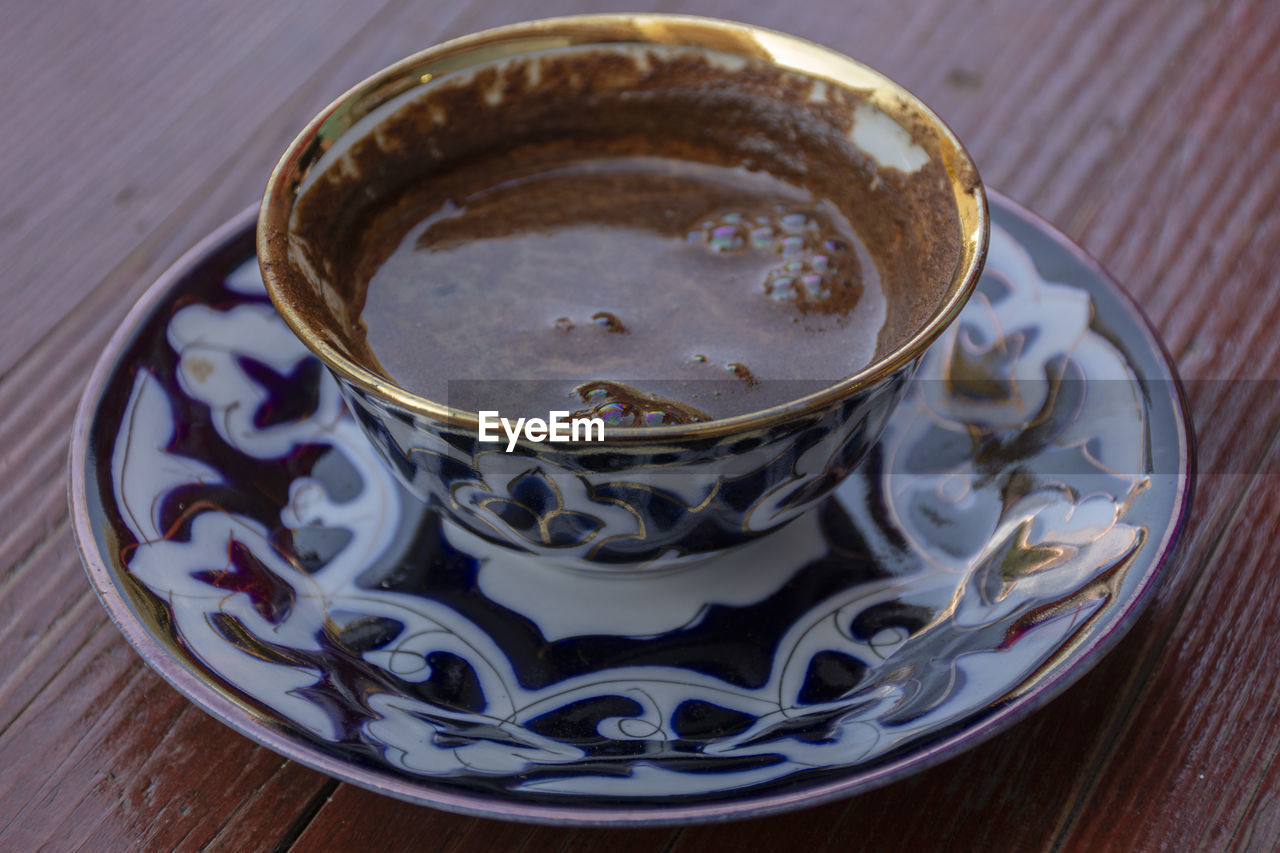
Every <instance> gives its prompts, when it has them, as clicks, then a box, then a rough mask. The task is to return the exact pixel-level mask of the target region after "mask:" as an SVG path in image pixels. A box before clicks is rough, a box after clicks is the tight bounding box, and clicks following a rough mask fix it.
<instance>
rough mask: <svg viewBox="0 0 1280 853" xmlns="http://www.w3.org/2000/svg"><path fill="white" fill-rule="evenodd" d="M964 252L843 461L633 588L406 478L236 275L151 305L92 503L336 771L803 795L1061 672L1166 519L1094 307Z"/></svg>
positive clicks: (1082, 296) (1147, 448)
mask: <svg viewBox="0 0 1280 853" xmlns="http://www.w3.org/2000/svg"><path fill="white" fill-rule="evenodd" d="M987 270H988V271H987V273H986V274H985V275H984V278H983V281H982V284H981V286H980V290H979V293H978V294H976V295H975V297H974V299H973V300H972V302H971V304H970V305H969V306H968V307H967V308H966V309H965V312H964V313H963V315H962V316H961V319H960V320H959V321H958V322H957V323H956V324H954V325H953V327H952V329H951V330H950V331H949V332H948V334H947V336H946V337H944V338H943V339H942V340H940V341H939V342H938V343H937V344H936V345H935V346H934V348H933V349H932V350H931V351H930V353H929V354H928V355H927V356H926V359H925V361H924V363H923V364H922V366H921V368H920V371H919V373H918V375H917V378H916V380H914V381H913V382H911V383H910V385H909V387H908V390H907V397H906V399H905V401H904V402H903V403H902V405H901V407H900V408H899V410H898V411H897V412H896V413H895V415H894V416H893V418H892V420H891V422H890V424H889V427H888V429H887V430H886V432H885V435H884V438H883V440H882V441H881V443H880V444H879V445H878V446H877V447H876V448H875V449H874V450H873V451H872V454H871V455H870V457H869V458H868V459H867V460H866V462H865V463H864V470H863V476H855V477H853V478H851V479H849V480H848V481H846V482H845V483H844V484H843V485H841V486H840V487H839V489H838V490H837V491H836V492H835V494H834V496H833V497H832V498H830V499H828V500H827V501H826V502H825V503H823V504H822V505H821V507H820V509H818V510H817V511H815V512H812V513H809V514H807V515H804V516H802V517H801V518H799V519H798V520H797V521H796V522H795V523H793V524H791V525H790V526H788V527H786V528H784V529H783V530H782V531H780V532H778V533H776V534H773V535H771V536H766V537H763V538H762V539H760V540H757V541H756V542H754V543H752V544H751V545H749V546H747V547H746V548H745V549H742V550H738V551H735V552H732V553H730V554H726V555H722V556H719V557H716V558H713V559H712V560H711V561H709V562H707V563H705V564H703V565H700V566H698V567H695V568H694V569H690V570H684V571H676V572H671V573H665V574H664V573H655V574H653V575H652V576H645V577H643V578H639V579H637V578H634V577H629V576H614V575H608V574H604V573H586V574H577V573H573V572H571V571H568V570H565V569H562V568H557V567H553V566H548V565H545V564H543V563H540V562H538V561H537V560H536V559H534V558H529V557H527V556H523V555H519V554H515V553H513V552H512V551H510V550H509V549H505V548H502V547H499V546H494V545H492V544H489V543H488V542H486V541H485V540H483V539H482V538H480V537H478V536H476V535H475V534H472V533H470V532H467V531H465V530H463V529H462V528H460V527H457V526H455V525H453V524H451V523H449V522H446V521H443V520H442V519H441V518H440V517H439V516H438V515H436V514H435V513H434V512H433V511H431V510H428V509H426V508H424V507H423V506H422V505H421V504H420V503H419V502H418V501H416V500H414V499H412V498H409V497H408V496H407V495H406V494H405V493H404V492H403V491H402V488H401V486H399V485H398V484H397V483H396V481H395V479H394V477H393V476H392V475H391V474H390V473H388V472H387V471H386V469H385V467H384V465H383V463H382V461H381V460H380V459H378V458H377V456H376V455H375V451H374V450H373V449H372V448H371V447H370V445H369V444H368V442H367V441H365V439H364V436H363V435H362V434H361V432H360V429H359V428H358V426H357V425H356V423H355V420H354V418H353V417H352V416H351V415H350V414H349V412H348V410H347V409H346V407H345V404H344V402H343V400H342V399H341V396H340V395H339V392H338V390H337V388H336V386H335V385H334V383H333V382H332V380H330V378H329V377H328V376H327V375H325V374H324V373H323V371H322V370H320V368H319V366H318V364H317V362H315V361H314V359H312V358H311V357H309V356H308V355H307V354H306V353H305V351H304V350H303V349H302V347H301V346H300V345H299V344H298V343H297V342H296V341H295V340H294V339H293V338H292V336H291V335H290V333H289V332H288V330H287V329H286V328H285V326H284V324H283V323H282V322H281V321H280V320H279V319H278V318H277V317H276V315H275V314H274V312H273V310H272V308H271V306H270V304H269V302H267V300H266V299H265V296H264V294H263V292H262V290H261V286H260V283H259V282H258V280H257V276H256V270H255V267H254V265H253V264H252V263H251V262H246V263H245V264H244V265H242V266H239V267H237V268H235V269H234V270H233V271H232V272H230V273H229V274H228V275H226V277H225V278H224V279H222V280H215V281H209V282H206V283H203V284H200V285H198V286H192V287H191V288H190V289H189V290H187V291H185V292H184V293H182V294H181V298H177V297H176V295H175V298H173V299H171V300H170V301H169V302H168V303H167V305H166V308H165V310H161V311H157V312H154V313H153V316H152V317H151V318H150V319H149V320H148V323H149V324H150V328H149V332H148V330H143V333H142V334H139V335H138V336H137V338H136V339H135V343H134V344H132V345H131V346H132V349H131V350H129V351H128V352H127V353H126V355H125V357H124V358H123V359H122V361H121V366H120V367H119V369H118V370H117V372H116V374H115V376H114V377H113V378H112V379H111V380H110V382H111V385H110V386H109V387H111V388H114V389H115V390H116V391H118V398H119V399H120V400H121V401H122V402H121V403H120V404H119V405H118V406H115V407H114V408H104V409H101V410H100V412H99V415H98V423H97V424H96V425H95V435H94V439H93V441H94V442H95V443H96V444H95V453H96V458H97V459H99V460H102V461H101V462H100V463H99V465H100V467H101V471H100V473H99V475H98V486H97V487H98V488H99V490H100V494H101V497H100V498H99V499H98V504H96V505H95V508H94V512H95V513H96V516H97V517H96V523H97V524H98V526H99V528H100V529H101V530H102V531H105V532H104V533H102V534H101V535H102V536H103V537H104V541H108V542H111V543H113V547H114V550H113V552H112V554H111V561H112V565H113V566H114V571H115V572H117V573H118V575H119V576H120V577H121V578H124V579H126V580H127V582H128V583H127V584H122V586H128V588H129V589H130V590H131V593H130V594H131V595H133V596H134V599H133V600H134V602H135V610H136V611H137V612H139V613H150V614H151V616H149V617H144V618H147V619H149V620H150V624H151V625H152V626H153V627H152V630H154V631H156V632H161V631H163V632H165V633H166V636H167V639H168V641H169V644H170V645H171V646H172V648H173V649H175V652H174V654H177V655H181V656H182V657H183V659H184V660H185V661H186V665H188V666H190V667H193V668H196V669H198V670H200V671H201V672H203V673H204V674H205V677H207V678H208V679H210V680H212V681H214V682H216V683H217V684H218V685H219V686H220V687H221V688H222V689H224V690H229V691H231V692H232V693H233V694H235V695H236V696H237V697H239V701H241V702H242V703H243V704H244V705H246V706H247V707H249V708H251V709H252V713H253V714H255V715H256V716H258V717H259V718H265V719H266V720H269V721H270V724H271V725H272V726H275V727H277V728H279V729H282V730H284V731H286V732H289V733H291V734H292V735H293V736H295V737H296V738H298V739H300V740H302V741H305V742H306V743H308V744H310V745H312V746H313V747H314V748H316V749H318V750H320V751H322V752H323V753H325V754H327V755H330V756H336V757H339V758H341V759H343V760H344V761H348V762H350V763H351V764H352V765H353V766H360V767H364V768H374V769H376V770H377V771H378V772H380V773H385V774H387V775H388V776H390V777H394V778H397V779H401V780H411V781H413V782H421V783H423V784H428V785H431V786H436V787H438V788H446V789H451V790H456V791H462V792H469V793H480V794H484V795H486V796H495V795H497V796H506V797H513V798H519V799H521V800H522V801H525V802H535V803H537V802H545V803H553V804H554V803H563V802H566V801H573V802H578V803H583V802H585V803H595V804H602V805H604V806H608V805H616V804H618V803H667V802H688V801H699V800H706V801H708V802H712V801H715V800H716V799H717V798H722V797H723V796H725V795H726V794H728V793H734V794H741V793H743V792H746V793H755V792H760V791H777V790H783V789H788V788H791V789H795V788H798V787H803V786H807V785H817V784H821V783H822V782H824V781H826V780H830V779H832V778H837V777H839V776H841V775H842V774H847V773H848V772H849V769H850V768H853V767H866V766H875V765H877V764H878V763H882V762H889V761H891V760H893V758H894V756H896V755H901V754H902V753H903V752H904V751H910V750H920V749H923V748H925V747H927V746H928V745H929V744H931V743H934V742H936V741H938V740H939V739H941V738H944V737H946V736H947V734H948V733H949V732H953V731H955V730H956V729H957V728H958V727H964V726H973V725H974V724H975V721H980V720H982V719H986V718H989V717H990V716H991V715H993V714H996V713H998V712H999V711H1000V709H1001V708H1002V707H1003V706H1005V705H1006V704H1008V703H1010V702H1013V701H1015V700H1016V698H1017V697H1018V696H1019V695H1020V694H1022V693H1025V692H1026V691H1028V690H1034V689H1035V688H1036V684H1037V681H1038V680H1039V679H1042V678H1049V677H1055V678H1056V677H1059V676H1058V675H1057V674H1053V668H1052V667H1050V666H1048V664H1050V663H1051V662H1055V661H1057V662H1061V661H1062V660H1067V659H1070V658H1071V656H1072V655H1074V654H1076V652H1075V651H1074V650H1076V649H1079V648H1080V647H1081V646H1083V645H1086V644H1087V643H1088V642H1091V641H1092V639H1093V638H1094V637H1096V636H1099V635H1104V634H1106V633H1108V632H1110V631H1113V630H1114V629H1115V627H1116V619H1117V618H1119V617H1118V616H1117V615H1116V612H1117V607H1118V605H1119V603H1122V602H1126V601H1130V600H1132V598H1133V597H1134V596H1135V594H1136V591H1137V590H1140V589H1142V588H1144V587H1145V586H1146V585H1148V584H1149V583H1150V581H1151V579H1152V576H1153V573H1154V571H1155V569H1156V568H1157V567H1158V565H1157V562H1156V557H1157V556H1158V555H1159V553H1162V552H1161V549H1155V550H1154V553H1153V540H1156V539H1160V538H1162V537H1164V536H1165V535H1166V530H1167V527H1168V525H1169V519H1170V517H1171V516H1173V515H1176V508H1175V507H1174V506H1173V505H1174V503H1176V501H1177V500H1178V496H1179V495H1181V494H1182V491H1181V490H1182V489H1183V487H1184V486H1185V483H1182V485H1179V483H1180V482H1181V481H1180V480H1179V478H1182V479H1183V480H1185V477H1186V468H1185V460H1184V459H1181V458H1180V457H1179V452H1180V447H1179V442H1178V439H1179V436H1180V435H1181V433H1180V432H1179V430H1180V428H1181V425H1180V422H1174V423H1170V422H1169V420H1168V418H1167V417H1165V416H1164V414H1162V413H1160V414H1156V415H1153V410H1152V407H1153V405H1156V404H1159V405H1161V406H1165V407H1169V406H1170V405H1171V404H1170V403H1169V401H1168V400H1166V399H1163V398H1161V397H1160V396H1159V395H1154V394H1150V393H1146V392H1144V389H1143V387H1142V382H1141V381H1140V379H1141V377H1139V376H1138V375H1137V374H1136V373H1135V370H1137V368H1136V367H1135V361H1134V358H1135V357H1134V356H1133V355H1132V354H1131V353H1130V352H1128V351H1126V349H1125V347H1124V345H1123V343H1122V340H1121V337H1120V336H1116V335H1109V334H1103V333H1102V332H1101V331H1100V330H1099V327H1098V323H1097V321H1096V319H1095V307H1096V306H1095V302H1094V300H1093V298H1091V295H1090V293H1089V292H1088V291H1086V290H1085V289H1083V288H1081V287H1078V286H1075V285H1071V284H1063V283H1055V282H1052V281H1048V280H1046V279H1045V277H1044V276H1043V275H1041V273H1040V272H1039V270H1038V269H1037V267H1036V265H1035V263H1034V261H1033V259H1032V257H1031V256H1030V255H1029V254H1028V253H1027V251H1026V250H1025V249H1024V248H1023V247H1022V246H1021V245H1020V244H1019V242H1018V241H1017V240H1015V239H1014V238H1013V236H1012V235H1011V234H1010V232H1009V231H1006V230H1003V229H1001V228H995V229H993V233H992V241H991V250H990V258H989V261H988V265H987ZM1142 357H1143V358H1151V357H1152V356H1149V355H1148V356H1142ZM1142 370H1143V371H1147V368H1146V367H1142ZM1153 400H1155V401H1156V402H1155V403H1153V402H1152V401H1153ZM1175 421H1176V415H1175ZM527 480H528V482H526V483H522V484H520V486H519V493H520V494H521V495H524V496H526V498H527V502H528V503H529V504H530V506H533V507H535V510H536V511H535V512H534V514H535V515H539V516H540V517H541V516H548V517H550V516H554V517H556V518H557V519H558V518H559V515H557V514H556V513H554V512H551V511H550V510H547V508H548V507H551V508H552V509H554V507H555V506H559V503H557V502H558V501H559V500H560V496H558V495H557V494H555V493H554V491H553V490H549V488H548V486H547V485H546V483H545V482H542V481H540V480H539V478H538V476H537V474H536V472H530V473H529V474H528V475H527ZM513 493H514V492H513ZM513 517H514V516H513ZM580 521H581V520H580V519H578V520H575V519H574V518H567V519H563V520H562V521H556V522H555V523H556V524H561V525H562V526H563V527H564V530H563V535H564V536H570V537H571V536H574V535H579V534H580V532H581V531H580V530H579V529H578V528H579V527H580V526H581V524H580ZM548 524H549V525H550V524H551V523H550V522H548ZM549 529H550V528H549ZM559 531H560V528H559V527H556V528H555V531H553V533H554V535H557V536H558V535H561V532H559ZM549 535H551V534H549ZM1119 612H1121V613H1125V614H1127V613H1128V610H1127V609H1124V608H1121V609H1120V610H1119ZM427 799H428V800H429V799H430V798H429V797H427Z"/></svg>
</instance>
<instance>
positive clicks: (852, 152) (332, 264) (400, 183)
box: [259, 16, 987, 422]
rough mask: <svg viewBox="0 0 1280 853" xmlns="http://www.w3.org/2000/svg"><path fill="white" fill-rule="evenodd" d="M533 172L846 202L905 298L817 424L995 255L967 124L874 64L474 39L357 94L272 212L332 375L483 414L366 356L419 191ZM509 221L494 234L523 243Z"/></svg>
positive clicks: (304, 152)
mask: <svg viewBox="0 0 1280 853" xmlns="http://www.w3.org/2000/svg"><path fill="white" fill-rule="evenodd" d="M513 150H519V151H520V152H521V156H520V157H519V158H511V159H512V163H513V165H512V166H511V167H510V168H511V169H512V170H513V171H512V173H511V174H498V175H493V176H491V178H492V179H493V180H495V181H503V180H516V179H519V178H520V174H517V172H516V170H518V169H528V168H531V167H532V168H543V169H548V168H555V167H556V166H557V165H558V164H561V163H564V162H568V161H571V160H574V159H583V158H608V157H638V158H672V159H677V160H681V161H686V162H694V163H702V164H708V165H713V166H722V167H730V168H742V169H746V170H750V171H753V172H762V173H767V174H769V175H771V176H774V177H777V178H779V179H781V180H784V181H786V182H788V183H790V184H793V185H799V186H802V187H804V188H805V189H807V190H809V191H811V192H812V193H813V194H814V195H815V196H817V197H821V198H824V199H829V200H830V201H831V202H832V203H833V204H834V205H835V206H836V207H837V208H838V209H839V211H840V213H841V214H842V215H843V216H844V217H845V218H846V219H847V220H848V222H849V223H851V224H852V226H853V228H854V229H855V230H856V231H857V232H858V234H859V235H860V236H861V237H862V239H863V240H864V242H865V245H866V246H867V248H868V250H869V251H870V254H871V256H872V259H873V261H874V264H875V266H876V269H877V271H878V274H879V279H880V282H881V286H882V289H883V291H884V293H885V297H886V306H885V320H884V323H883V326H882V327H881V329H880V331H879V333H878V337H877V339H876V342H875V347H874V357H873V358H872V360H871V362H870V363H869V364H868V365H867V366H866V367H865V368H864V369H862V370H860V371H858V372H857V373H856V374H855V375H852V376H848V377H845V378H843V379H841V380H840V381H839V382H837V383H834V384H833V386H832V387H831V388H828V389H826V390H825V391H824V392H820V393H818V394H816V395H811V396H812V397H813V398H814V399H811V400H797V401H795V405H798V406H803V405H806V404H812V403H814V402H819V400H818V398H821V397H824V396H827V397H829V396H830V395H831V394H832V393H840V392H841V391H842V390H843V391H850V390H853V389H854V388H856V387H859V386H861V385H864V384H867V383H869V382H872V381H875V380H876V379H878V378H880V377H883V376H885V375H887V374H888V373H890V372H892V371H893V370H895V369H897V368H898V367H900V366H901V365H902V364H904V363H906V362H907V361H909V360H910V359H911V358H914V357H915V356H916V355H918V354H919V353H920V352H922V351H923V349H924V347H925V346H926V345H927V343H928V342H929V341H930V340H932V339H933V337H934V336H936V334H937V333H938V332H940V331H941V329H942V327H943V326H945V325H946V323H947V322H948V321H949V320H950V319H951V317H953V316H954V314H955V313H957V312H958V310H959V308H960V306H961V305H962V303H963V302H964V300H965V298H967V296H968V293H969V291H970V290H971V289H972V287H973V285H974V284H975V283H976V279H977V275H978V273H979V271H980V268H981V261H982V256H983V254H984V252H985V246H986V228H987V222H986V206H985V198H984V196H983V193H982V189H981V184H980V182H979V180H978V176H977V172H976V170H975V168H974V167H973V164H972V162H971V161H970V159H969V157H968V155H967V154H966V153H965V151H964V149H963V148H962V147H961V146H960V144H959V143H958V142H957V141H956V139H955V138H954V136H953V135H952V134H951V132H950V131H949V130H948V129H947V127H946V126H945V125H944V124H943V123H942V122H941V121H940V120H939V119H938V118H937V117H936V116H935V115H933V113H931V112H930V111H929V110H928V109H927V108H926V107H924V105H923V104H921V103H920V102H919V101H918V100H916V99H915V98H914V97H913V96H911V95H910V94H909V93H907V92H906V91H905V90H903V89H902V88H901V87H899V86H897V85H896V84H894V83H892V82H891V81H889V80H887V78H884V77H883V76H882V75H879V74H878V73H876V72H874V71H871V70H870V69H868V68H866V67H865V66H862V65H860V64H858V63H856V62H854V61H853V60H850V59H848V58H846V57H843V56H841V55H839V54H837V53H834V52H832V51H829V50H827V49H825V48H821V47H819V46H816V45H813V44H811V43H808V42H804V41H801V40H799V39H794V38H791V37H787V36H781V35H779V34H776V33H770V32H768V31H762V30H757V29H754V28H749V27H743V26H741V25H731V24H727V23H724V22H716V21H705V20H699V19H679V18H672V17H662V16H598V17H592V18H578V19H562V20H559V21H546V22H535V23H533V24H527V25H518V26H516V27H512V28H505V29H502V30H497V31H491V32H490V33H481V34H478V35H476V36H471V37H468V38H465V39H462V40H459V41H457V42H452V43H447V44H446V45H442V46H440V47H438V48H433V49H431V50H428V51H425V52H424V53H422V54H419V55H417V56H415V57H411V58H409V59H407V60H405V61H403V62H401V63H399V64H397V65H396V66H393V67H392V68H389V69H387V70H386V71H384V72H382V73H381V74H379V75H377V76H375V77H374V78H371V79H370V80H369V81H366V83H364V84H362V85H361V86H359V87H357V88H356V89H353V90H352V91H351V92H349V93H347V94H346V95H344V96H343V97H342V98H340V99H339V100H338V101H336V102H335V103H334V104H333V105H331V106H330V107H329V108H328V109H327V110H326V111H325V112H324V113H322V114H321V115H320V116H318V117H317V119H316V120H315V121H313V122H312V123H311V125H309V126H308V128H307V129H306V130H305V131H304V132H303V133H302V134H301V135H300V136H299V137H298V139H297V140H296V141H295V142H294V144H293V146H292V147H291V149H290V151H289V152H288V153H287V154H286V156H285V158H284V159H283V160H282V161H281V163H280V165H279V166H278V167H277V170H276V173H275V174H274V175H273V177H272V180H271V184H270V186H269V188H268V192H267V195H266V198H265V199H264V207H263V214H262V218H261V221H260V228H259V253H260V258H261V260H262V264H263V270H264V277H265V279H266V281H267V284H268V289H269V291H270V292H271V294H272V298H273V299H274V300H275V302H276V304H277V306H278V307H279V308H280V310H281V313H282V315H283V316H284V317H285V319H286V321H287V322H288V323H289V324H290V325H291V326H292V327H293V328H294V330H295V332H297V333H298V334H299V336H300V337H301V338H302V339H303V341H304V342H306V343H307V344H308V346H310V347H311V348H312V349H313V350H314V351H316V352H317V353H318V354H319V355H320V357H321V358H322V360H324V361H325V362H326V363H327V364H328V366H329V367H330V368H332V369H334V370H335V371H336V372H338V374H339V375H340V376H342V377H344V378H346V379H348V380H350V381H354V382H356V383H357V384H359V385H361V386H363V387H365V388H366V389H370V390H374V391H375V393H380V394H386V395H391V396H394V397H395V398H396V399H397V402H399V403H400V404H401V405H404V406H406V407H408V408H409V409H410V410H416V411H420V412H423V413H426V414H431V415H433V416H436V417H445V418H446V419H450V420H453V421H459V420H461V421H463V422H466V421H468V420H470V421H474V418H475V414H474V412H468V411H463V410H458V409H450V408H449V407H448V406H447V405H445V401H442V400H427V399H424V398H419V397H416V396H415V395H413V394H411V393H409V392H407V391H405V390H404V389H403V388H400V387H398V386H397V384H396V382H395V380H393V379H392V377H391V376H389V375H388V374H387V372H386V371H385V369H384V368H383V367H382V365H381V364H380V363H379V361H378V359H377V357H376V356H375V355H374V353H373V351H372V349H371V348H370V346H369V345H368V342H367V341H366V338H365V329H364V324H363V322H362V319H361V312H362V309H363V306H364V301H365V288H366V287H367V283H368V281H369V278H370V276H371V275H372V274H373V271H374V269H375V268H376V267H377V266H378V265H379V264H380V263H381V262H382V261H383V260H385V258H386V257H387V255H388V253H389V252H390V251H391V249H392V248H393V247H394V243H395V242H396V241H398V240H399V239H400V237H401V236H402V235H403V234H404V233H405V231H406V230H407V229H408V228H409V227H410V225H411V224H412V221H411V220H412V217H413V207H414V204H416V202H414V203H411V202H410V201H408V200H406V199H407V198H408V196H407V195H406V190H407V189H408V188H413V187H430V188H432V190H433V191H434V192H437V193H438V194H439V196H440V198H448V197H449V194H450V192H451V188H452V187H454V186H455V185H457V186H461V185H462V184H463V183H465V182H466V181H467V180H469V178H468V170H469V169H471V168H473V166H474V164H476V163H484V164H485V166H484V168H486V169H492V168H494V166H493V164H494V163H501V162H502V157H501V156H496V157H495V156H494V155H495V154H496V155H501V154H502V153H503V152H507V151H513ZM509 226H510V223H495V224H494V227H509Z"/></svg>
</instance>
